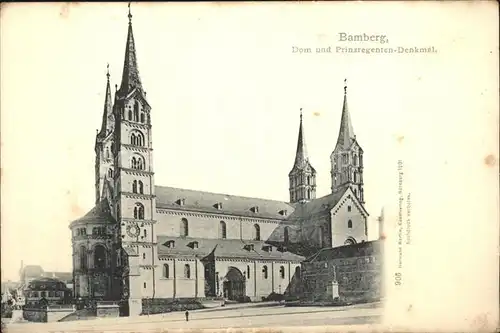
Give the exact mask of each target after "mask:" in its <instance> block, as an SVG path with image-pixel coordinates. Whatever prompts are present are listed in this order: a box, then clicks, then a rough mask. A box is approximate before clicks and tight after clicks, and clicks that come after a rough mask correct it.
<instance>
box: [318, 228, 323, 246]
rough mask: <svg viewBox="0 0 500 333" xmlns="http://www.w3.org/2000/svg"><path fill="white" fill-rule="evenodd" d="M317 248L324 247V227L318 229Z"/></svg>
mask: <svg viewBox="0 0 500 333" xmlns="http://www.w3.org/2000/svg"><path fill="white" fill-rule="evenodd" d="M318 236H319V246H320V247H323V245H324V237H325V227H324V226H321V227H320V228H319V235H318Z"/></svg>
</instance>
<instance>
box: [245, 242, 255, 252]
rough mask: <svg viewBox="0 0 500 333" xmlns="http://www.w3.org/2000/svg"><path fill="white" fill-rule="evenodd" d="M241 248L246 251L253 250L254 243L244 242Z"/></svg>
mask: <svg viewBox="0 0 500 333" xmlns="http://www.w3.org/2000/svg"><path fill="white" fill-rule="evenodd" d="M243 248H244V249H245V250H247V251H253V250H254V245H253V244H246V245H245V246H244V247H243Z"/></svg>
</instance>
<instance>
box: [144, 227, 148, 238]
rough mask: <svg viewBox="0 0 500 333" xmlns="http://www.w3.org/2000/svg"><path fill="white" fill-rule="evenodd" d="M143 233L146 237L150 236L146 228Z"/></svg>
mask: <svg viewBox="0 0 500 333" xmlns="http://www.w3.org/2000/svg"><path fill="white" fill-rule="evenodd" d="M143 235H144V238H146V237H148V231H147V230H146V229H144V232H143Z"/></svg>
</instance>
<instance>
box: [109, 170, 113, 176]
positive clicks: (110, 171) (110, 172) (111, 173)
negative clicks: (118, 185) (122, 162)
mask: <svg viewBox="0 0 500 333" xmlns="http://www.w3.org/2000/svg"><path fill="white" fill-rule="evenodd" d="M108 176H109V178H113V169H109V170H108Z"/></svg>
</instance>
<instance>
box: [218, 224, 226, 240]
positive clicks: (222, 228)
mask: <svg viewBox="0 0 500 333" xmlns="http://www.w3.org/2000/svg"><path fill="white" fill-rule="evenodd" d="M219 237H220V238H222V239H226V237H227V230H226V222H224V221H220V223H219Z"/></svg>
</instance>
